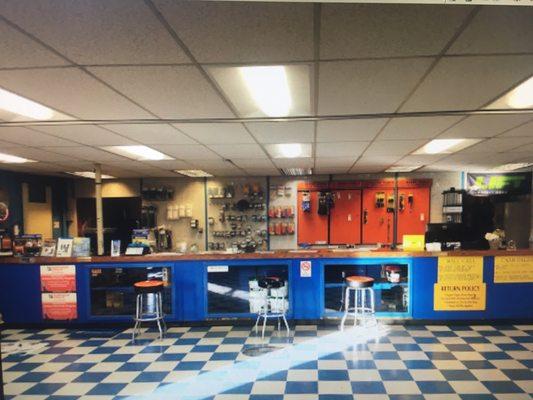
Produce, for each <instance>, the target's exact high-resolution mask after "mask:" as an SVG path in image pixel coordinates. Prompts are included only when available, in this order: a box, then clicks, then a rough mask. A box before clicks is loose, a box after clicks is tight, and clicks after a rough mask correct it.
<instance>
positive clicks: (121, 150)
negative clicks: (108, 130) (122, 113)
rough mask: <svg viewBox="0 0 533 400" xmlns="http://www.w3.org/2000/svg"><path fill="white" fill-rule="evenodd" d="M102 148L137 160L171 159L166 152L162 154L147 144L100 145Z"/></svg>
mask: <svg viewBox="0 0 533 400" xmlns="http://www.w3.org/2000/svg"><path fill="white" fill-rule="evenodd" d="M102 149H104V150H107V151H110V152H112V153H115V154H118V155H121V156H124V157H128V158H131V159H133V160H137V161H147V160H154V161H159V160H173V158H172V157H169V156H167V155H166V154H163V153H161V152H159V151H157V150H154V149H152V148H150V147H148V146H140V145H139V146H106V147H102Z"/></svg>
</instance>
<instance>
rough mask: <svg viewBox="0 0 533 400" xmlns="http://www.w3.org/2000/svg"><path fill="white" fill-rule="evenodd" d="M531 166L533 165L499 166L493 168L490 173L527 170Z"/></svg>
mask: <svg viewBox="0 0 533 400" xmlns="http://www.w3.org/2000/svg"><path fill="white" fill-rule="evenodd" d="M531 166H533V163H511V164H504V165H500V166H499V167H496V168H493V169H492V171H495V172H507V171H515V170H517V169H522V168H527V167H531Z"/></svg>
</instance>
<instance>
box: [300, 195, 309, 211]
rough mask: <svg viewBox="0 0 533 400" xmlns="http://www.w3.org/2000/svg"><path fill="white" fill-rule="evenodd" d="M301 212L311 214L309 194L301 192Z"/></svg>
mask: <svg viewBox="0 0 533 400" xmlns="http://www.w3.org/2000/svg"><path fill="white" fill-rule="evenodd" d="M302 211H303V212H311V193H310V192H302Z"/></svg>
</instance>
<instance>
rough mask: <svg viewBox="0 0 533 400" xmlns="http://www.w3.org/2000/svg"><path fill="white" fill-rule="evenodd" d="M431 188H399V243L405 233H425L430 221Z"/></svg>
mask: <svg viewBox="0 0 533 400" xmlns="http://www.w3.org/2000/svg"><path fill="white" fill-rule="evenodd" d="M429 204H430V188H413V189H398V237H397V241H398V243H402V242H403V235H423V234H424V233H425V232H426V225H427V223H428V222H429Z"/></svg>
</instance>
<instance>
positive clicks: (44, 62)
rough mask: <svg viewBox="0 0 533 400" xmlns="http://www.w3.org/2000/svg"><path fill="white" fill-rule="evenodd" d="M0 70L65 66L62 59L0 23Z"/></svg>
mask: <svg viewBox="0 0 533 400" xmlns="http://www.w3.org/2000/svg"><path fill="white" fill-rule="evenodd" d="M0 37H1V38H2V40H0V54H2V57H0V68H12V67H44V66H51V65H65V64H67V62H66V61H65V60H63V58H61V57H59V56H58V55H56V54H54V53H53V52H51V51H50V50H47V49H46V48H45V47H44V46H42V45H40V44H39V43H37V42H36V41H34V40H33V39H30V38H29V37H27V36H26V35H24V34H23V33H20V32H19V31H17V30H15V29H14V28H12V27H10V26H9V25H7V24H6V23H5V22H3V21H0Z"/></svg>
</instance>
